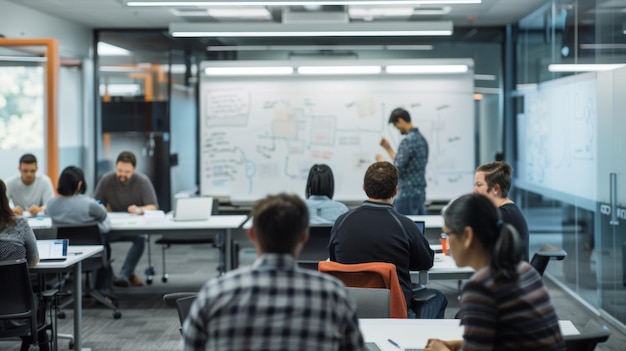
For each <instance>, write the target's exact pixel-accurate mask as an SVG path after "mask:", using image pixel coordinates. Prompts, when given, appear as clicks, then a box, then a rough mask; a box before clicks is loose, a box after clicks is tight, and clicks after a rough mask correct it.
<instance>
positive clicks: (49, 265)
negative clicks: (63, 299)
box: [29, 245, 103, 350]
mask: <svg viewBox="0 0 626 351" xmlns="http://www.w3.org/2000/svg"><path fill="white" fill-rule="evenodd" d="M102 250H103V246H101V245H85V246H77V245H70V246H68V249H67V252H68V255H67V258H66V259H65V260H64V261H46V262H39V263H38V264H37V265H36V266H34V267H31V268H29V270H30V272H32V273H56V272H66V271H69V270H72V271H73V273H74V287H73V289H72V295H73V296H74V349H75V350H90V349H83V348H82V329H81V328H82V326H81V325H82V318H83V299H82V298H80V296H83V283H82V279H83V278H82V277H83V273H82V272H83V270H82V261H84V260H85V259H87V258H89V257H92V256H94V255H97V254H98V253H100V252H102Z"/></svg>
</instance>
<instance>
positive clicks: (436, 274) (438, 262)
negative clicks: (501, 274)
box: [411, 245, 474, 284]
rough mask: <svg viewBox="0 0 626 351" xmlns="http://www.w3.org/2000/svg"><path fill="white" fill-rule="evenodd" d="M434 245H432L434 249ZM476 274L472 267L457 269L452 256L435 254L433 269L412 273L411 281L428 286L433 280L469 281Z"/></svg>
mask: <svg viewBox="0 0 626 351" xmlns="http://www.w3.org/2000/svg"><path fill="white" fill-rule="evenodd" d="M432 246H433V245H431V247H432ZM473 274H474V269H473V268H471V267H457V266H456V263H455V262H454V259H453V258H452V257H450V256H445V255H443V254H440V253H438V254H435V261H434V262H433V267H432V268H431V269H429V270H427V271H411V281H412V282H419V283H420V284H428V282H429V281H430V280H431V279H433V280H444V279H452V280H460V279H468V278H469V277H471V276H472V275H473Z"/></svg>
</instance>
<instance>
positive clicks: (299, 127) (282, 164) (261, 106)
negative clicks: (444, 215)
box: [200, 73, 474, 202]
mask: <svg viewBox="0 0 626 351" xmlns="http://www.w3.org/2000/svg"><path fill="white" fill-rule="evenodd" d="M200 92H201V96H200V99H201V102H200V106H201V117H200V118H201V121H200V123H201V138H200V140H201V145H200V157H201V163H200V164H201V169H200V187H201V193H202V194H203V195H213V196H223V197H229V198H230V199H231V201H233V202H250V201H255V200H257V199H259V198H261V197H263V196H265V195H266V194H270V193H277V192H282V191H287V192H292V193H297V194H301V195H302V196H304V188H305V185H306V178H307V174H308V171H309V168H310V167H311V166H312V165H313V164H314V163H326V164H328V165H330V167H331V168H332V169H333V172H334V174H335V199H337V200H340V201H362V200H363V199H365V198H366V196H365V193H364V192H363V190H362V184H363V176H364V174H365V170H366V169H367V167H368V166H369V165H370V164H371V163H372V162H374V161H375V158H374V157H375V155H376V153H381V154H384V155H385V156H387V155H386V153H385V151H384V150H383V149H382V148H381V147H380V145H379V142H380V139H381V137H383V136H384V137H386V138H388V139H389V140H390V142H391V144H392V145H393V146H394V149H396V150H397V146H398V144H399V142H400V140H401V138H402V136H401V135H400V133H399V132H398V131H397V130H396V129H395V128H394V127H393V126H392V125H389V124H388V123H387V121H388V119H389V114H390V112H391V110H393V109H394V108H396V107H404V108H406V109H408V110H409V111H410V113H411V116H412V120H413V124H414V125H415V126H417V127H418V128H419V129H420V131H421V132H422V133H423V134H424V136H425V138H426V139H427V141H428V143H429V147H430V156H429V161H428V166H427V182H428V185H427V189H426V194H427V198H428V199H430V200H448V199H451V198H453V197H455V196H458V195H459V194H462V193H466V192H468V191H470V190H471V188H472V182H473V173H474V113H473V111H474V107H473V99H472V93H473V77H472V74H471V73H468V74H462V75H448V76H429V77H418V76H412V77H392V76H385V77H349V78H346V77H345V76H343V77H339V78H332V77H324V78H319V77H311V78H309V77H302V76H299V77H289V78H275V77H264V78H254V77H253V78H232V77H228V78H215V77H211V79H207V78H203V80H202V82H201V90H200Z"/></svg>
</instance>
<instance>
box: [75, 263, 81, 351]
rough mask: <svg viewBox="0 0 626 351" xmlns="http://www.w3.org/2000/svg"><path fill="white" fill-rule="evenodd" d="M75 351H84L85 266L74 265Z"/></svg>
mask: <svg viewBox="0 0 626 351" xmlns="http://www.w3.org/2000/svg"><path fill="white" fill-rule="evenodd" d="M73 294H74V350H82V338H81V335H80V333H81V330H80V328H81V324H82V322H83V320H82V319H83V265H82V263H81V262H80V261H78V262H76V264H75V265H74V292H73Z"/></svg>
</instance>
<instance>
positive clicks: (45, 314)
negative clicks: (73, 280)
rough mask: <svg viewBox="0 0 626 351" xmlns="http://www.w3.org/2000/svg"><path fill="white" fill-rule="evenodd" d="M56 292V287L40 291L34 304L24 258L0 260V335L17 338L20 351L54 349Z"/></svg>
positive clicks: (1, 336) (0, 336)
mask: <svg viewBox="0 0 626 351" xmlns="http://www.w3.org/2000/svg"><path fill="white" fill-rule="evenodd" d="M55 295H56V290H46V291H44V292H41V293H39V294H38V295H37V296H39V297H40V298H39V299H38V301H39V304H37V303H36V302H35V295H34V294H33V290H32V287H31V283H30V273H29V271H28V264H27V262H26V260H25V259H19V260H11V261H3V262H0V323H2V326H0V338H15V337H20V338H21V339H22V346H21V348H20V351H27V350H29V349H30V346H31V345H39V349H40V350H56V315H55V314H54V309H53V308H52V307H53V304H52V302H53V301H54V300H53V299H54V298H55ZM48 331H49V332H50V333H49V335H48Z"/></svg>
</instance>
